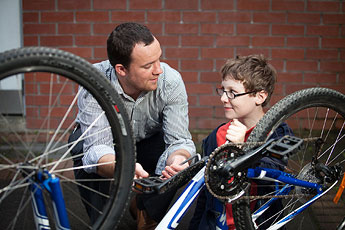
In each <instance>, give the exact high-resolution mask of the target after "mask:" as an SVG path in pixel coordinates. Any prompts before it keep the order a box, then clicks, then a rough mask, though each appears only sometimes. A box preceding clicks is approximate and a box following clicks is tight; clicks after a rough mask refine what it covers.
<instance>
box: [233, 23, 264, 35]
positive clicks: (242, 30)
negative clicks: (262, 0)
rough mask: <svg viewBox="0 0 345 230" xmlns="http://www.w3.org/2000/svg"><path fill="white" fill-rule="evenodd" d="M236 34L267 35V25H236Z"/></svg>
mask: <svg viewBox="0 0 345 230" xmlns="http://www.w3.org/2000/svg"><path fill="white" fill-rule="evenodd" d="M237 33H238V34H240V35H241V34H253V35H254V34H255V35H257V34H267V35H268V33H269V25H265V24H237Z"/></svg>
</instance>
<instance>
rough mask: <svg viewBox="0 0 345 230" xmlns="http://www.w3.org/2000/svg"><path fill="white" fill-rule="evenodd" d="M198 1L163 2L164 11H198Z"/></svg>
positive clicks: (170, 0) (167, 0)
mask: <svg viewBox="0 0 345 230" xmlns="http://www.w3.org/2000/svg"><path fill="white" fill-rule="evenodd" d="M198 8H199V3H198V0H188V1H185V0H165V6H164V9H169V10H171V9H174V10H193V9H198Z"/></svg>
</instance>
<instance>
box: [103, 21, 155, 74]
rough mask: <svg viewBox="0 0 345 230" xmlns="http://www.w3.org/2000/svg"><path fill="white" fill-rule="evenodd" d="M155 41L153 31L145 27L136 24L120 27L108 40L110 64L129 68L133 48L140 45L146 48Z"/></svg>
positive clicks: (126, 24)
mask: <svg viewBox="0 0 345 230" xmlns="http://www.w3.org/2000/svg"><path fill="white" fill-rule="evenodd" d="M153 41H154V37H153V35H152V33H151V31H150V30H149V29H148V28H147V27H146V26H144V25H142V24H139V23H134V22H126V23H123V24H120V25H118V26H117V27H115V29H114V30H113V31H112V32H111V33H110V35H109V37H108V40H107V53H108V59H109V61H110V64H111V65H112V66H113V67H115V65H116V64H122V65H123V66H124V67H125V68H128V67H129V65H130V63H131V54H132V51H133V48H134V46H135V45H136V44H138V43H143V44H144V45H145V46H146V45H150V44H151V43H152V42H153Z"/></svg>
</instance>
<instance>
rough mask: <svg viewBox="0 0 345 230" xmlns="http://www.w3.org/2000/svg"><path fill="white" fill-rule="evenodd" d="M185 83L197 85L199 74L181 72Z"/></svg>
mask: <svg viewBox="0 0 345 230" xmlns="http://www.w3.org/2000/svg"><path fill="white" fill-rule="evenodd" d="M180 73H181V75H182V79H183V81H184V82H188V83H197V82H198V74H199V73H198V72H193V71H191V72H189V71H188V72H180Z"/></svg>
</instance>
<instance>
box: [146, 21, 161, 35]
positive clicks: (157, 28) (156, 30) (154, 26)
mask: <svg viewBox="0 0 345 230" xmlns="http://www.w3.org/2000/svg"><path fill="white" fill-rule="evenodd" d="M146 26H147V27H148V28H149V29H150V31H151V32H152V33H153V34H154V35H155V36H157V35H163V24H161V23H151V24H150V23H146Z"/></svg>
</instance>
